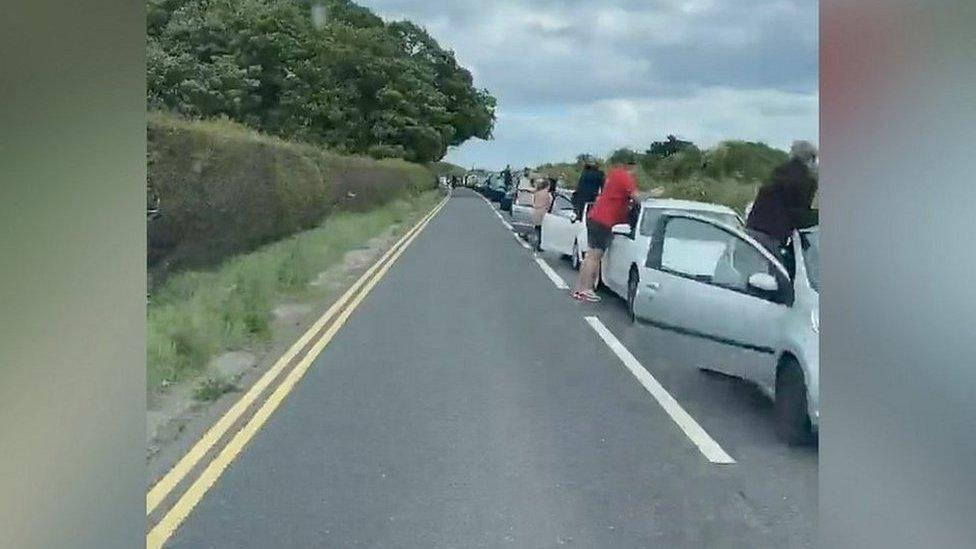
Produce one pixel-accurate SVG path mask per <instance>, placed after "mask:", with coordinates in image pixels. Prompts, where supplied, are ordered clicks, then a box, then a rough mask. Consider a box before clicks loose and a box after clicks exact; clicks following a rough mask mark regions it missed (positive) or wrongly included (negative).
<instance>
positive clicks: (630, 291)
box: [627, 269, 640, 322]
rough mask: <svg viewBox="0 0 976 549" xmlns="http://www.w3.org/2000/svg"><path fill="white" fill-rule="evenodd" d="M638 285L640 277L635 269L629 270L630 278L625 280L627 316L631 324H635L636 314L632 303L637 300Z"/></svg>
mask: <svg viewBox="0 0 976 549" xmlns="http://www.w3.org/2000/svg"><path fill="white" fill-rule="evenodd" d="M638 284H640V275H639V274H637V270H636V269H631V270H630V278H628V279H627V316H629V317H630V321H631V322H637V312H636V311H634V303H635V301H636V300H637V285H638Z"/></svg>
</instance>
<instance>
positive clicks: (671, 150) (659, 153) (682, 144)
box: [647, 135, 695, 158]
mask: <svg viewBox="0 0 976 549" xmlns="http://www.w3.org/2000/svg"><path fill="white" fill-rule="evenodd" d="M694 146H695V145H694V143H692V142H691V141H682V140H680V139H678V138H677V137H675V136H673V135H669V136H668V137H667V140H666V141H655V142H653V143H651V148H649V149H648V150H647V154H648V155H650V156H656V157H658V158H667V157H669V156H671V155H673V154H676V153H678V152H681V151H683V150H685V149H688V148H691V147H694Z"/></svg>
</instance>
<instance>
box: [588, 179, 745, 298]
mask: <svg viewBox="0 0 976 549" xmlns="http://www.w3.org/2000/svg"><path fill="white" fill-rule="evenodd" d="M665 212H686V213H695V214H699V215H704V216H706V217H710V218H712V219H716V220H718V221H721V222H722V223H727V224H729V225H733V226H737V227H743V226H744V225H745V224H744V223H743V222H742V218H741V217H739V215H738V214H737V213H735V211H734V210H732V209H731V208H728V207H725V206H721V205H719V204H710V203H708V202H695V201H692V200H675V199H662V198H648V199H647V200H644V201H643V202H641V206H640V212H639V213H638V215H637V222H636V223H635V225H634V227H633V228H631V226H630V224H628V223H621V224H619V225H616V226H614V227H613V236H612V240H611V241H610V246H608V247H607V251H606V252H605V253H604V254H603V261H602V263H601V265H600V277H601V280H602V282H603V285H604V286H606V287H607V288H608V289H610V291H611V292H613V293H615V294H617V295H618V296H620V297H622V298H624V299H626V300H627V309H628V312H629V313H630V314H631V317H633V307H632V306H631V303H632V300H631V299H630V296H631V294H630V291H631V288H630V283H631V279H632V278H633V277H634V276H635V275H636V273H637V269H638V266H639V265H641V264H642V263H643V261H644V258H646V257H647V250H648V249H649V248H650V245H651V236H652V235H653V233H654V228H655V226H656V224H657V222H658V220H659V219H660V218H661V215H662V214H663V213H665Z"/></svg>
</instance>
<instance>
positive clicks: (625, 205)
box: [571, 161, 640, 302]
mask: <svg viewBox="0 0 976 549" xmlns="http://www.w3.org/2000/svg"><path fill="white" fill-rule="evenodd" d="M636 170H637V164H636V161H631V162H628V163H627V165H626V166H624V167H616V168H613V169H612V170H610V173H608V174H607V184H606V188H604V189H603V192H601V193H600V194H599V195H598V196H597V197H596V202H594V203H593V207H592V208H590V210H589V213H588V214H587V219H586V238H587V244H588V248H589V249H588V250H587V251H586V255H585V256H584V257H583V265H582V266H581V267H580V272H579V276H578V277H577V279H576V285H575V286H574V288H573V292H572V294H571V295H572V297H573V299H577V300H580V301H589V302H596V301H600V296H598V295H596V293H595V292H594V291H593V286H595V285H596V280H597V276H598V274H599V272H600V260H601V259H602V257H603V253H604V252H605V251H606V249H607V247H608V246H609V245H610V240H611V238H612V237H613V226H614V225H617V224H619V223H627V222H628V218H629V214H630V211H631V207H632V205H633V203H634V202H637V201H639V199H640V197H639V196H638V193H637V179H636V176H635V173H636Z"/></svg>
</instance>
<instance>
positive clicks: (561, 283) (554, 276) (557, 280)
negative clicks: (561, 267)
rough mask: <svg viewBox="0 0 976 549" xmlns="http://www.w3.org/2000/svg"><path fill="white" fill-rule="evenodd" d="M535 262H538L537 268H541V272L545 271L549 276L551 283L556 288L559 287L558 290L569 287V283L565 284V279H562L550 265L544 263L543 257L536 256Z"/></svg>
mask: <svg viewBox="0 0 976 549" xmlns="http://www.w3.org/2000/svg"><path fill="white" fill-rule="evenodd" d="M535 262H536V263H538V264H539V268H540V269H542V272H544V273H546V276H548V277H549V280H551V281H552V283H553V284H555V285H556V287H557V288H559V289H560V290H568V289H569V285H568V284H566V281H565V280H563V278H562V277H561V276H559V274H557V273H556V271H554V270H552V267H550V266H549V264H548V263H546V260H545V259H542V258H541V257H537V258H535Z"/></svg>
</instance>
